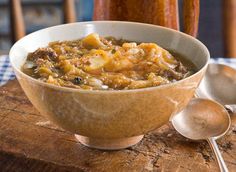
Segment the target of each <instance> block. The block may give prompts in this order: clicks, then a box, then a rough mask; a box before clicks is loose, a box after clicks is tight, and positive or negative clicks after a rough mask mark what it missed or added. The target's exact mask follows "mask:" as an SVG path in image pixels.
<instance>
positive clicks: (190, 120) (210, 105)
mask: <svg viewBox="0 0 236 172" xmlns="http://www.w3.org/2000/svg"><path fill="white" fill-rule="evenodd" d="M171 121H172V124H173V126H174V128H175V129H176V130H177V131H178V132H179V133H180V134H181V135H183V136H185V137H187V138H189V139H192V140H207V141H208V143H209V144H210V146H211V148H212V150H213V152H214V153H215V156H216V159H217V161H218V164H219V167H220V170H221V172H228V169H227V166H226V164H225V162H224V159H223V157H222V156H221V153H220V151H219V148H218V146H217V143H216V141H215V140H216V139H218V138H220V137H222V136H223V135H225V133H226V132H227V131H228V129H229V128H230V125H231V120H230V117H229V114H228V112H227V111H226V109H225V108H224V107H223V106H222V105H221V104H219V103H216V102H214V101H213V100H208V99H202V98H195V99H192V100H191V101H190V102H189V104H188V105H187V107H186V108H185V109H184V110H183V111H181V112H180V113H178V114H176V115H175V116H174V117H173V118H172V120H171Z"/></svg>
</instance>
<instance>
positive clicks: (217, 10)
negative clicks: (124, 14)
mask: <svg viewBox="0 0 236 172" xmlns="http://www.w3.org/2000/svg"><path fill="white" fill-rule="evenodd" d="M75 2H76V3H75V8H76V13H77V14H76V15H77V21H90V20H92V15H93V0H75ZM179 3H180V5H179V7H181V3H182V1H181V0H180V1H179ZM7 4H8V0H0V51H2V52H6V53H8V51H9V49H10V47H11V39H10V28H9V23H10V19H9V9H8V5H7ZM61 6H62V0H50V1H49V0H22V7H23V14H24V22H25V24H26V31H27V34H28V33H30V32H33V31H36V30H38V29H42V28H45V27H49V26H53V25H58V24H61V23H62V22H63V21H62V20H63V17H62V8H61ZM180 11H181V10H180ZM222 25H223V24H222V0H207V1H206V0H201V1H200V19H199V33H198V39H200V40H201V41H202V42H203V43H204V44H205V45H206V46H207V47H208V48H209V50H210V53H211V56H212V57H222V56H224V48H223V34H222V33H223V27H222Z"/></svg>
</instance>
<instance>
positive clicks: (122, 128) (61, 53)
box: [10, 21, 209, 149]
mask: <svg viewBox="0 0 236 172" xmlns="http://www.w3.org/2000/svg"><path fill="white" fill-rule="evenodd" d="M10 61H11V64H12V67H13V68H14V71H15V74H16V77H17V79H18V81H19V83H20V85H21V87H22V89H23V90H24V92H25V94H26V95H27V97H28V98H29V100H30V101H31V102H32V104H33V105H34V106H35V107H36V109H37V110H38V111H39V112H40V113H41V114H42V115H44V116H46V117H47V118H48V119H49V120H51V121H52V122H53V123H55V124H56V125H58V126H60V127H62V128H63V129H65V130H68V131H70V132H72V133H74V134H75V136H76V138H77V140H79V141H80V142H81V143H82V144H84V145H87V146H90V147H94V148H100V149H120V148H126V147H129V146H132V145H134V144H136V143H138V142H139V141H140V140H141V139H142V137H143V135H144V134H145V133H147V132H149V131H152V130H154V129H157V128H159V127H161V126H162V125H164V124H166V123H167V122H168V121H169V120H170V119H171V117H172V116H173V115H175V114H176V113H178V112H179V111H181V110H182V109H183V108H184V107H185V106H186V105H187V103H188V102H189V100H190V99H191V98H192V96H193V94H194V91H195V89H196V88H197V86H198V84H199V82H200V81H201V79H202V77H203V75H204V73H205V70H206V68H207V64H208V61H209V52H208V50H207V48H206V47H205V46H204V45H203V44H202V43H201V42H200V41H198V40H197V39H195V38H193V37H191V36H188V35H186V34H184V33H181V32H178V31H175V30H172V29H168V28H164V27H160V26H155V25H150V24H141V23H134V22H118V21H97V22H81V23H73V24H66V25H59V26H55V27H50V28H46V29H43V30H39V31H37V32H34V33H32V34H29V35H27V36H25V37H24V38H22V39H21V40H19V41H18V42H16V43H15V44H14V45H13V47H12V48H11V51H10Z"/></svg>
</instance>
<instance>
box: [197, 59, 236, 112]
mask: <svg viewBox="0 0 236 172" xmlns="http://www.w3.org/2000/svg"><path fill="white" fill-rule="evenodd" d="M196 94H197V97H201V98H207V99H211V100H215V101H217V102H219V103H220V104H222V105H224V106H225V108H226V109H227V110H228V111H230V112H232V113H233V114H235V115H236V70H235V69H233V68H231V67H229V66H227V65H223V64H216V63H211V64H209V65H208V68H207V71H206V74H205V77H204V78H203V80H202V82H201V83H200V85H199V87H198V89H197V90H196Z"/></svg>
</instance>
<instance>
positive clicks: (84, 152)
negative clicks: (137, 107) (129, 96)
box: [0, 80, 236, 172]
mask: <svg viewBox="0 0 236 172" xmlns="http://www.w3.org/2000/svg"><path fill="white" fill-rule="evenodd" d="M218 143H219V145H220V149H221V152H222V154H223V157H224V159H225V161H226V163H227V165H228V168H229V170H230V171H232V172H233V171H236V125H232V127H231V130H230V131H229V133H228V134H227V136H225V137H224V138H223V139H221V140H219V141H218ZM0 171H3V172H5V171H9V172H14V171H22V172H23V171H24V172H25V171H32V172H37V171H40V172H42V171H57V172H60V171H70V172H71V171H91V172H93V171H95V172H102V171H106V172H111V171H114V172H116V171H118V172H119V171H121V172H123V171H124V172H126V171H127V172H130V171H136V172H139V171H168V172H169V171H196V172H202V171H210V172H215V171H219V169H218V166H217V164H216V161H215V160H214V157H213V154H212V152H211V150H210V147H209V146H208V144H207V143H206V142H204V141H202V142H193V141H190V140H187V139H185V138H184V137H182V136H180V135H179V134H178V133H176V132H175V130H174V129H173V128H172V127H171V125H170V124H168V125H165V126H163V127H162V128H160V129H158V130H156V131H153V132H151V133H149V134H147V135H146V136H145V138H144V139H143V140H142V141H141V142H140V143H139V144H137V145H136V146H133V147H131V148H128V149H124V150H120V151H100V150H95V149H90V148H87V147H85V146H83V145H81V144H80V143H78V142H76V140H75V138H74V136H73V134H72V133H69V132H66V131H64V130H62V129H60V128H58V127H56V126H54V125H53V124H51V123H50V122H49V121H48V120H47V119H46V118H45V117H43V116H41V115H40V114H39V113H38V112H37V110H36V109H35V108H34V107H33V106H32V105H31V103H30V102H29V100H28V99H27V97H26V96H25V94H24V93H23V91H22V90H21V88H20V86H19V84H18V82H17V81H16V80H14V81H10V82H9V83H8V84H7V85H5V86H3V87H1V88H0Z"/></svg>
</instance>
